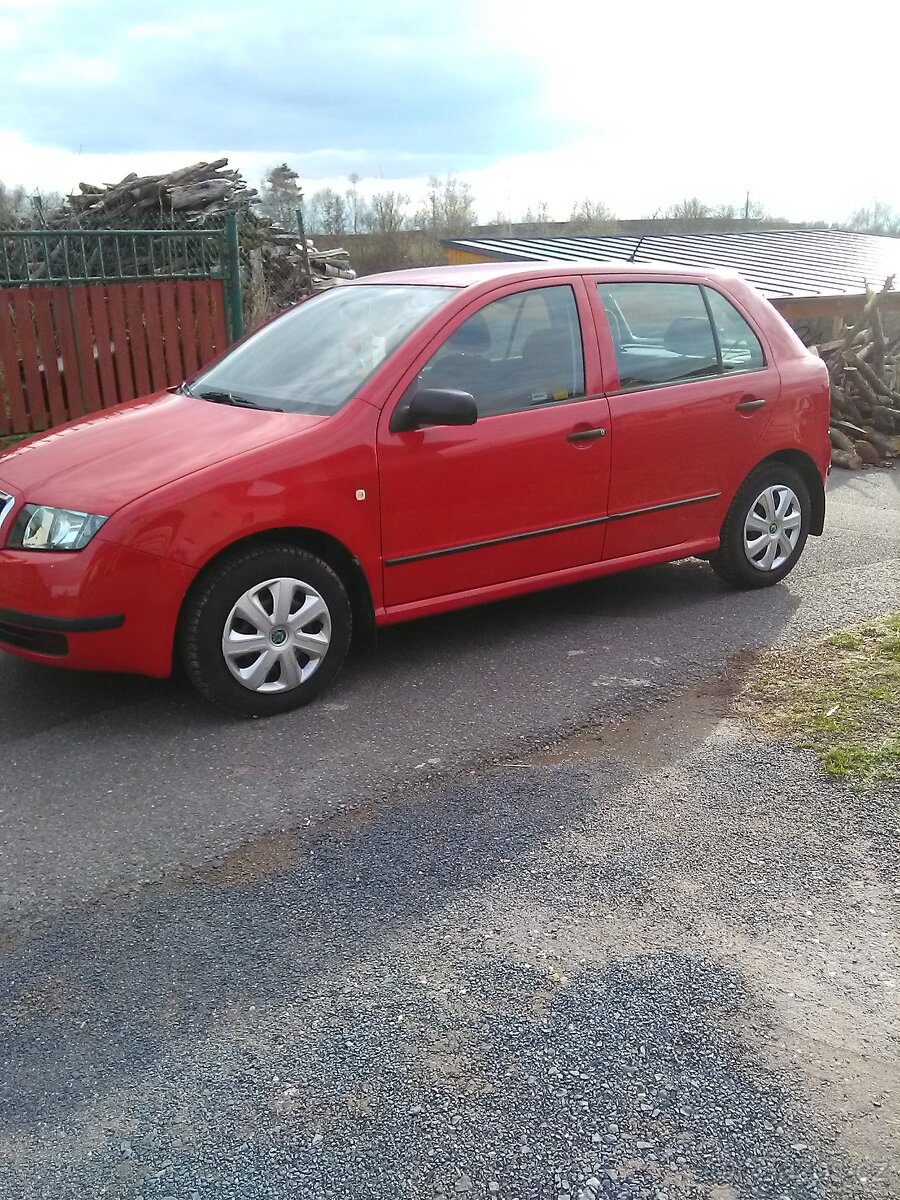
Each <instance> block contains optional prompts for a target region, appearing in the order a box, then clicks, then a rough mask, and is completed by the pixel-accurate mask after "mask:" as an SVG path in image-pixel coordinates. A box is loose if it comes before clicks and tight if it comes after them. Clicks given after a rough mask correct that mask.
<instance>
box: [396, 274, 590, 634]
mask: <svg viewBox="0 0 900 1200" xmlns="http://www.w3.org/2000/svg"><path fill="white" fill-rule="evenodd" d="M421 387H455V388H461V389H463V390H464V391H467V392H470V393H471V394H472V395H474V396H475V399H476V402H477V405H478V420H477V422H476V423H475V424H474V425H471V426H464V427H449V426H431V427H426V428H421V429H416V430H407V431H403V432H394V431H393V430H392V429H391V417H392V415H393V413H394V411H395V410H396V408H397V407H398V405H400V404H401V403H403V401H404V400H405V399H406V398H407V397H408V395H409V393H410V392H412V391H414V390H415V389H418V388H421ZM608 419H609V408H608V405H607V401H606V398H605V396H604V395H603V383H602V378H601V373H600V358H599V352H598V348H597V343H596V334H595V327H594V320H593V314H592V310H591V307H590V301H589V298H588V292H587V287H586V285H585V283H584V281H583V280H582V279H581V278H580V277H574V278H573V277H572V276H567V277H565V278H560V279H556V278H551V279H547V278H543V279H541V281H540V284H539V285H537V284H530V285H529V284H522V283H518V284H509V285H505V286H504V287H502V288H499V289H497V291H495V292H492V293H491V294H490V296H489V297H487V298H482V299H481V300H478V301H475V302H473V303H472V304H471V305H470V306H469V307H468V308H466V309H464V310H463V311H462V312H461V313H460V315H459V316H458V317H457V318H456V320H455V321H454V322H452V323H451V325H450V327H449V329H448V330H447V331H446V333H445V334H442V335H441V337H440V339H439V340H438V341H436V342H435V343H433V344H432V345H431V346H430V347H429V348H428V349H427V350H426V351H424V352H423V353H422V354H421V355H420V356H419V357H418V359H417V360H416V361H415V362H414V363H413V364H412V365H411V366H410V368H409V370H408V371H407V372H406V373H405V374H404V376H403V377H402V378H401V380H400V381H399V383H398V386H397V388H396V389H395V391H394V393H393V394H392V396H391V398H390V400H389V401H388V403H387V404H386V405H385V407H384V410H383V412H382V415H381V419H380V422H379V431H378V463H379V477H380V487H381V502H382V539H383V555H384V592H385V605H386V607H387V608H389V609H395V610H396V609H397V608H402V607H403V606H406V605H410V606H415V605H416V604H417V603H418V602H421V601H423V600H428V599H434V598H438V597H443V596H447V597H450V596H459V594H461V593H476V592H478V591H479V590H480V589H485V588H490V587H491V586H492V585H497V584H502V583H506V582H509V581H512V580H519V579H529V578H532V577H535V576H540V575H543V574H546V573H547V572H552V571H560V570H565V569H566V568H570V567H577V566H581V565H584V564H586V563H593V562H598V561H599V560H600V559H601V558H602V555H603V537H604V526H603V520H604V517H605V514H606V494H607V489H608V484H609V451H608V448H607V445H608V439H607V437H606V431H607V424H608Z"/></svg>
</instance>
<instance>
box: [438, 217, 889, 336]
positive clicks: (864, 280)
mask: <svg viewBox="0 0 900 1200" xmlns="http://www.w3.org/2000/svg"><path fill="white" fill-rule="evenodd" d="M441 245H442V246H443V248H444V251H445V253H446V255H447V261H448V262H449V263H470V262H491V261H497V260H499V261H504V262H516V261H521V262H535V261H540V262H546V261H551V262H552V261H554V260H555V261H559V262H577V261H583V260H588V261H590V262H626V261H630V262H638V263H654V262H658V263H666V264H667V265H670V266H685V267H688V266H690V267H721V268H725V269H726V270H733V271H738V272H740V274H741V275H743V276H744V278H745V279H747V280H748V281H749V282H750V283H752V284H753V285H754V286H755V287H756V288H758V289H759V291H760V292H762V294H763V295H764V296H766V297H767V298H768V299H769V300H771V301H773V303H775V305H776V307H777V308H778V309H780V310H781V311H782V312H783V313H784V315H785V316H786V317H787V319H788V320H789V321H790V322H791V324H792V325H794V327H795V328H797V329H798V331H799V332H800V333H801V336H802V337H803V338H804V340H805V341H806V342H807V343H812V342H816V341H824V340H827V339H828V338H829V337H831V336H836V334H837V331H838V330H839V328H840V325H841V323H842V321H843V320H844V319H845V318H850V317H852V316H853V314H854V312H858V311H859V308H860V305H861V298H862V297H863V296H864V295H865V291H866V287H867V286H868V287H872V288H876V289H878V288H881V287H882V286H883V285H884V283H885V280H886V279H888V278H889V277H890V276H891V275H893V276H895V277H896V278H895V285H894V286H895V288H896V287H898V286H900V238H895V237H877V236H874V235H872V234H864V233H848V232H846V231H844V230H839V229H753V230H744V231H741V232H737V233H671V234H648V235H646V236H643V237H640V236H637V235H628V236H620V235H611V236H606V237H559V238H539V237H537V238H517V237H507V238H501V237H490V238H454V239H452V240H447V241H443V242H442V243H441ZM892 300H893V297H892ZM890 308H891V309H892V310H893V311H895V312H896V314H897V319H898V321H900V291H897V302H896V305H895V304H891V305H890Z"/></svg>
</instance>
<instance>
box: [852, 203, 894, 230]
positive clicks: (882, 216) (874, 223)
mask: <svg viewBox="0 0 900 1200" xmlns="http://www.w3.org/2000/svg"><path fill="white" fill-rule="evenodd" d="M847 228H848V229H852V230H854V231H855V232H858V233H878V234H887V235H888V236H890V237H898V236H900V212H898V211H897V209H895V208H892V207H891V205H890V204H885V202H884V201H883V200H876V201H875V202H874V204H872V206H871V207H870V208H858V209H857V210H856V212H854V213H851V215H850V218H849V220H848V221H847Z"/></svg>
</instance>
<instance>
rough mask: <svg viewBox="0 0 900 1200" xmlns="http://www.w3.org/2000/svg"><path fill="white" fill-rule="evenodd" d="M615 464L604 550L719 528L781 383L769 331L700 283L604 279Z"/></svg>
mask: <svg viewBox="0 0 900 1200" xmlns="http://www.w3.org/2000/svg"><path fill="white" fill-rule="evenodd" d="M592 298H593V299H594V302H595V304H596V305H597V307H596V310H595V311H596V312H597V314H598V331H599V333H600V344H601V353H603V354H604V357H605V359H607V360H608V362H607V364H606V366H605V370H606V378H607V380H608V381H609V382H610V388H609V393H608V395H609V405H610V434H611V447H612V464H611V478H610V493H609V517H610V524H609V529H608V531H607V537H606V544H605V548H604V558H606V559H616V558H625V557H629V556H631V555H634V554H640V553H642V552H644V551H650V550H656V549H661V548H663V547H669V546H676V547H677V546H679V545H682V544H685V543H689V542H692V541H695V540H698V539H701V538H709V537H715V535H716V534H717V533H718V530H719V526H720V524H721V521H722V518H723V515H724V510H725V508H727V505H728V503H729V502H730V500H731V497H732V496H733V494H734V492H735V491H736V490H737V488H738V486H739V485H740V483H741V481H742V480H743V478H744V477H745V475H746V474H747V473H748V472H749V470H750V469H751V467H752V466H753V465H754V463H755V461H756V458H755V454H756V447H757V446H758V445H759V443H760V441H761V439H762V434H763V431H764V429H765V426H766V424H767V423H768V421H769V419H770V417H771V414H772V410H773V408H774V406H775V404H776V403H777V401H778V398H779V395H780V391H781V379H780V375H779V373H778V370H777V368H776V367H775V366H774V364H773V363H772V361H771V357H770V356H769V355H768V352H767V348H766V347H764V345H763V342H762V340H761V335H760V334H759V332H758V331H756V330H754V329H753V328H752V327H751V325H750V323H749V321H748V319H747V318H746V316H745V315H743V314H742V313H741V312H739V311H738V309H737V308H736V307H735V305H734V303H733V302H732V301H731V299H730V298H727V297H726V296H725V295H723V294H722V293H720V292H719V291H718V290H717V289H714V288H711V287H709V286H707V285H706V284H703V285H701V284H700V283H698V282H695V281H691V282H673V281H672V280H671V279H669V280H665V279H657V280H653V279H642V280H634V279H631V280H622V279H619V280H617V279H615V278H607V279H604V280H603V281H599V282H596V281H595V291H594V293H593V297H592Z"/></svg>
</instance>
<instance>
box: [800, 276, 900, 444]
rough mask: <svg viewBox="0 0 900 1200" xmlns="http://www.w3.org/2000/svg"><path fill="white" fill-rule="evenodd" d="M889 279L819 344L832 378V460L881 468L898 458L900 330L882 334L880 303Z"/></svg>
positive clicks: (870, 293) (889, 286)
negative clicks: (843, 325)
mask: <svg viewBox="0 0 900 1200" xmlns="http://www.w3.org/2000/svg"><path fill="white" fill-rule="evenodd" d="M893 283H894V277H893V276H891V277H890V278H889V279H887V280H886V281H885V284H884V287H883V288H882V289H881V291H880V292H872V291H870V292H869V293H868V294H867V298H866V303H865V305H864V307H863V310H862V313H861V314H860V316H859V319H858V320H857V321H856V322H855V323H854V325H853V326H852V327H851V328H848V329H845V330H844V332H843V334H842V336H841V337H840V338H838V339H837V340H835V341H833V342H827V343H826V344H825V345H820V346H819V347H818V352H819V355H820V357H821V358H822V359H824V361H825V363H826V365H827V367H828V375H829V379H830V381H831V425H830V429H829V434H830V437H831V446H832V451H831V461H832V463H833V464H834V465H835V466H837V467H850V468H859V467H863V466H873V467H874V466H886V465H888V463H889V460H891V459H895V458H898V457H900V334H898V335H896V336H893V337H891V338H890V339H888V338H886V337H885V333H884V327H883V324H882V319H881V312H880V311H879V304H880V302H881V300H882V298H883V297H884V295H885V293H886V292H889V291H890V289H891V287H892V286H893Z"/></svg>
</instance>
